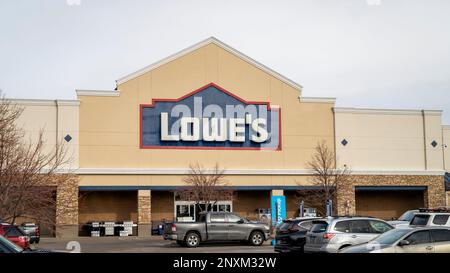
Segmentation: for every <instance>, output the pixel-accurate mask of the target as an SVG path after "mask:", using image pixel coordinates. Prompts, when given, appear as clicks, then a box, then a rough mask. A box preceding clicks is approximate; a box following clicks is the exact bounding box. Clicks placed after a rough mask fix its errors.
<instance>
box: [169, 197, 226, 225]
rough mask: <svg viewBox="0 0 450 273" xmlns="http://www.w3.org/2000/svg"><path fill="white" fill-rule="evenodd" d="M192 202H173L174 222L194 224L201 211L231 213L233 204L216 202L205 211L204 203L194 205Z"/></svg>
mask: <svg viewBox="0 0 450 273" xmlns="http://www.w3.org/2000/svg"><path fill="white" fill-rule="evenodd" d="M195 204H196V202H194V201H175V211H174V214H175V220H176V221H177V222H195V221H197V219H199V214H200V212H202V211H215V212H220V211H223V212H232V211H233V204H232V202H231V201H218V202H217V203H216V204H214V205H212V207H211V205H209V208H208V210H207V209H206V204H205V203H200V204H198V206H196V205H195Z"/></svg>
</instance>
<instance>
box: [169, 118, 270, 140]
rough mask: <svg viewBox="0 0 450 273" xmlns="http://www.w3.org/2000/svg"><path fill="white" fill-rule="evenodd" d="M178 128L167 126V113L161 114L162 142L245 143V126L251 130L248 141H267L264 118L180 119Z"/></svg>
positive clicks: (267, 135) (267, 134)
mask: <svg viewBox="0 0 450 273" xmlns="http://www.w3.org/2000/svg"><path fill="white" fill-rule="evenodd" d="M178 121H179V126H178V127H177V126H174V125H175V123H174V125H172V126H171V127H170V126H169V118H168V113H164V112H163V113H161V140H162V141H180V140H182V141H199V140H203V141H208V142H213V141H214V142H223V141H227V140H228V141H231V142H245V140H246V139H245V137H246V124H248V125H249V127H250V129H251V135H250V140H251V141H253V142H256V143H262V142H265V141H267V140H268V139H269V133H268V132H267V129H266V126H267V120H266V119H264V118H257V119H255V120H252V119H251V116H250V115H246V117H245V118H230V119H226V118H196V117H182V118H180V119H179V120H178Z"/></svg>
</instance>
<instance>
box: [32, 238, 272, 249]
mask: <svg viewBox="0 0 450 273" xmlns="http://www.w3.org/2000/svg"><path fill="white" fill-rule="evenodd" d="M32 248H41V249H47V250H52V251H62V252H71V251H74V252H81V253H273V247H272V246H271V245H270V241H267V242H265V243H264V244H263V245H262V246H257V247H254V246H250V245H245V244H239V243H204V244H201V245H200V246H199V247H197V248H186V247H180V246H178V245H177V244H176V243H175V242H172V241H165V240H163V239H162V237H161V236H152V237H150V238H139V237H133V236H130V237H78V238H73V239H58V238H41V241H40V243H39V244H37V245H36V244H33V245H32Z"/></svg>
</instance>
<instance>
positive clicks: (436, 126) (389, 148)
mask: <svg viewBox="0 0 450 273" xmlns="http://www.w3.org/2000/svg"><path fill="white" fill-rule="evenodd" d="M335 120H336V125H335V126H336V152H337V157H338V164H339V165H343V164H347V165H348V166H349V167H350V168H352V169H353V170H396V171H402V170H419V171H420V170H442V169H443V160H442V134H441V112H440V111H405V110H369V109H351V108H336V109H335ZM424 129H425V132H424ZM343 139H346V140H347V141H348V144H347V145H346V146H344V145H342V144H341V141H342V140H343ZM433 140H435V141H436V142H437V143H438V145H437V146H436V147H433V146H432V145H431V143H432V142H433ZM425 147H426V148H425Z"/></svg>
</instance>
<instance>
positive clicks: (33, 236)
mask: <svg viewBox="0 0 450 273" xmlns="http://www.w3.org/2000/svg"><path fill="white" fill-rule="evenodd" d="M20 228H21V229H22V230H23V231H24V232H25V234H27V236H28V237H30V244H32V243H36V244H39V241H40V238H41V231H40V229H39V226H38V225H36V224H35V223H23V224H21V225H20Z"/></svg>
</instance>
